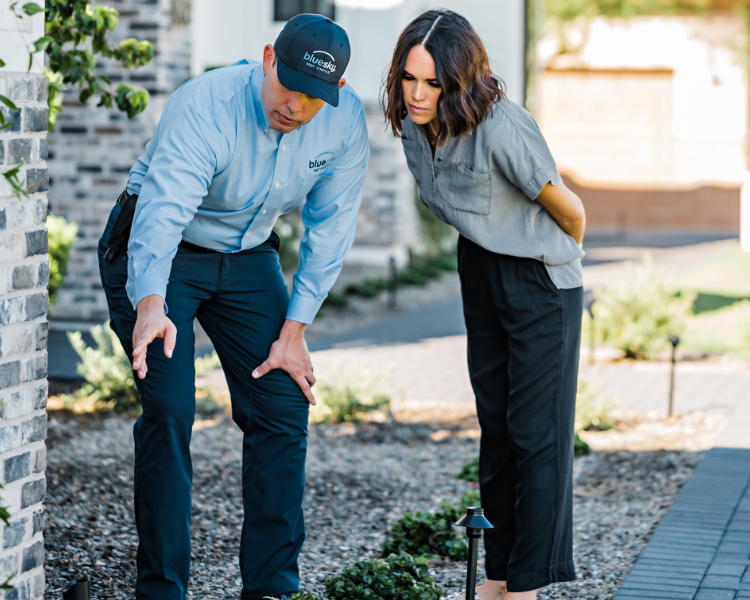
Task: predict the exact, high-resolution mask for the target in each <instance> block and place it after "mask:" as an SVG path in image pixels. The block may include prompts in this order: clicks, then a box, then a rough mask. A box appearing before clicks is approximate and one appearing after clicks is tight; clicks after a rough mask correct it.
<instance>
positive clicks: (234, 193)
mask: <svg viewBox="0 0 750 600" xmlns="http://www.w3.org/2000/svg"><path fill="white" fill-rule="evenodd" d="M349 53H350V49H349V40H348V38H347V36H346V33H345V32H344V30H343V29H341V28H340V27H339V26H338V25H336V24H334V23H333V22H332V21H331V20H330V19H327V18H325V17H322V16H320V15H300V16H298V17H295V18H294V19H292V20H291V21H289V22H288V23H287V25H286V26H285V27H284V30H283V31H282V32H281V34H280V35H279V37H278V39H277V40H276V42H275V44H274V45H273V46H271V45H267V46H266V47H265V49H264V51H263V62H262V64H260V63H249V62H247V61H241V62H239V63H237V64H235V65H232V66H230V67H226V68H223V69H217V70H214V71H211V72H209V73H205V74H203V75H201V76H200V77H196V78H195V79H192V80H191V81H189V82H187V83H186V84H185V85H183V86H182V87H181V88H180V89H179V90H177V91H176V92H175V93H174V94H173V95H172V97H171V98H170V99H169V101H168V102H167V105H166V107H165V109H164V113H163V115H162V117H161V121H160V123H159V126H158V127H157V129H156V132H155V133H154V137H153V139H152V140H151V141H150V142H149V143H148V145H147V146H146V153H145V154H144V155H143V156H141V157H140V158H139V159H138V162H137V163H136V164H135V166H134V167H133V168H132V169H131V171H130V178H129V180H128V186H127V192H128V194H134V195H135V194H137V195H138V200H137V208H136V211H135V216H134V218H133V224H132V231H131V234H130V242H129V246H128V252H127V254H126V253H125V252H121V253H119V254H114V256H113V257H112V253H111V252H110V253H107V246H108V245H109V243H110V239H109V238H110V233H111V231H112V228H113V226H114V225H115V221H116V218H117V215H118V214H119V209H120V204H118V205H117V206H116V207H115V210H113V213H112V215H111V217H110V222H109V223H108V226H107V229H106V230H105V232H104V235H103V237H102V240H101V242H100V248H99V252H100V254H99V256H100V261H99V263H100V269H101V275H102V281H103V284H104V289H105V291H106V294H107V301H108V304H109V309H110V314H111V325H112V327H113V328H114V330H115V331H116V333H117V335H118V337H119V339H120V341H121V342H122V344H123V347H124V348H125V350H126V351H127V352H128V354H129V356H130V357H131V359H132V364H133V369H134V370H135V371H136V372H137V374H138V377H137V378H136V379H137V384H138V389H139V391H140V394H141V403H142V405H143V415H142V416H141V417H140V418H139V419H138V421H137V422H136V424H135V427H134V438H135V486H134V487H135V513H136V523H137V528H138V535H139V538H140V544H139V547H138V556H137V567H138V577H137V582H136V598H138V599H144V600H145V599H149V600H183V599H184V598H185V595H186V591H187V584H188V574H189V572H190V494H191V491H190V489H191V481H192V465H191V458H190V435H191V429H192V424H193V420H194V417H195V372H194V338H193V320H194V318H195V317H197V318H198V320H199V322H200V323H201V325H202V326H203V328H204V330H205V331H206V333H207V334H208V335H209V337H210V338H211V340H212V342H213V344H214V346H215V348H216V350H217V352H218V354H219V357H220V359H221V363H222V365H223V367H224V372H225V374H226V378H227V382H228V384H229V390H230V392H231V396H232V416H233V419H234V421H235V422H236V423H237V425H239V427H240V428H241V429H242V431H243V433H244V438H243V464H242V487H243V489H242V497H243V505H244V515H245V516H244V522H243V524H242V540H241V547H240V569H241V572H242V581H243V587H242V595H241V597H242V599H243V600H261V599H262V598H264V597H265V596H277V597H278V596H280V595H283V594H286V593H290V592H295V591H297V590H298V588H299V574H298V567H297V558H298V556H299V552H300V549H301V546H302V543H303V540H304V537H305V533H304V522H303V514H302V507H301V506H302V492H303V486H304V478H305V476H304V466H305V452H306V447H307V419H308V410H309V404H308V402H309V403H312V404H315V400H314V398H313V395H312V391H311V386H312V385H313V384H314V383H315V377H314V375H313V369H312V365H311V362H310V356H309V354H308V351H307V345H306V343H305V340H304V330H305V326H306V325H307V324H309V323H310V322H311V321H312V320H313V317H314V316H315V314H316V312H317V311H318V309H319V308H320V305H321V304H322V302H323V300H324V299H325V297H326V295H327V293H328V291H329V290H330V288H331V286H332V284H333V282H334V281H335V279H336V277H337V276H338V274H339V272H340V269H341V265H342V261H343V259H344V256H345V255H346V253H347V252H348V250H349V248H350V247H351V243H352V239H353V237H354V230H355V226H356V219H357V212H358V209H359V205H360V202H361V199H362V190H363V186H364V176H365V169H366V165H367V160H368V156H369V146H368V141H367V130H366V126H365V119H364V112H363V109H362V104H361V102H360V100H359V98H358V97H357V96H356V94H355V93H354V92H353V91H352V90H351V88H349V87H345V80H344V79H342V78H341V76H342V75H343V73H344V70H345V69H346V66H347V63H348V61H349ZM339 90H340V91H339ZM305 200H306V204H305V206H304V208H303V210H302V218H303V222H304V225H305V234H304V237H303V239H302V242H301V245H300V260H299V268H298V271H297V274H296V275H295V277H294V289H293V292H292V295H291V299H290V298H289V294H288V291H287V288H286V286H285V284H284V279H283V277H282V274H281V269H280V266H279V261H278V244H279V239H278V237H277V236H276V234H275V233H272V227H273V225H274V223H275V221H276V219H277V217H278V216H279V215H281V214H283V213H286V212H289V211H291V210H292V209H294V208H295V207H297V206H299V205H300V204H301V203H302V202H303V201H305ZM105 255H106V258H105ZM155 338H163V341H160V340H157V341H154V340H155Z"/></svg>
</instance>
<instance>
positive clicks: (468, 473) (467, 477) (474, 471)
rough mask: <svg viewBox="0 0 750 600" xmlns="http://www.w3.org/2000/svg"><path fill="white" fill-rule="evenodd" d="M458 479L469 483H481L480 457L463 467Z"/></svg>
mask: <svg viewBox="0 0 750 600" xmlns="http://www.w3.org/2000/svg"><path fill="white" fill-rule="evenodd" d="M457 477H458V479H463V480H464V481H468V482H469V483H479V455H477V456H475V457H474V458H473V459H471V461H469V462H467V463H466V464H465V465H464V466H463V467H461V472H460V473H459V474H458V475H457Z"/></svg>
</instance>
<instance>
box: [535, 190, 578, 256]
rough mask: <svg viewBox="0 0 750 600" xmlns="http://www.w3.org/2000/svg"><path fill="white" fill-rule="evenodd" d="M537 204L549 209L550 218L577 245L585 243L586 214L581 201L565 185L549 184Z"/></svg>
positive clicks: (539, 196) (541, 193)
mask: <svg viewBox="0 0 750 600" xmlns="http://www.w3.org/2000/svg"><path fill="white" fill-rule="evenodd" d="M536 200H537V202H539V204H541V205H542V206H543V207H544V208H546V209H547V212H548V213H549V214H550V216H551V217H552V218H553V219H554V220H555V221H556V222H557V224H558V225H559V226H560V229H562V230H563V231H564V232H565V233H567V234H568V235H569V236H570V237H572V238H573V239H574V240H575V241H576V244H580V243H581V242H582V241H583V232H584V230H585V229H586V213H585V212H584V210H583V202H581V199H580V198H579V197H578V196H576V195H575V194H574V193H573V192H571V191H570V190H569V189H568V188H567V187H565V184H564V183H561V184H560V185H552V184H551V183H548V184H547V185H545V186H544V187H543V188H542V191H541V192H540V193H539V195H538V196H537V198H536Z"/></svg>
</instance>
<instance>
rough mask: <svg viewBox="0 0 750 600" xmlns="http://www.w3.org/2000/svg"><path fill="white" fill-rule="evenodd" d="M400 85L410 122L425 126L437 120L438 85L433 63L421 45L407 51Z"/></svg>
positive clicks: (439, 90)
mask: <svg viewBox="0 0 750 600" xmlns="http://www.w3.org/2000/svg"><path fill="white" fill-rule="evenodd" d="M401 85H402V88H403V92H404V104H406V112H407V113H409V117H410V118H411V120H412V122H414V123H416V124H418V125H425V124H426V123H429V122H430V121H432V120H433V119H435V118H437V104H438V98H439V97H440V92H441V89H440V84H439V83H438V80H437V74H436V73H435V61H434V60H432V56H430V53H429V52H427V49H426V48H425V47H424V46H422V45H421V44H420V45H418V46H414V47H413V48H412V49H411V50H409V54H408V55H407V57H406V65H405V66H404V76H403V79H402V80H401Z"/></svg>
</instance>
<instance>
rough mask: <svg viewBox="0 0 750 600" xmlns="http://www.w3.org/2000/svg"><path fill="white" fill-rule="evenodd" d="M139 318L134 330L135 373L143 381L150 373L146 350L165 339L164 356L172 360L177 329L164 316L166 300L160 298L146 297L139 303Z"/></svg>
mask: <svg viewBox="0 0 750 600" xmlns="http://www.w3.org/2000/svg"><path fill="white" fill-rule="evenodd" d="M137 310H138V318H137V319H136V322H135V329H133V371H137V372H138V377H139V378H141V379H143V378H144V377H146V373H148V367H147V366H146V349H147V348H148V345H149V344H150V343H151V342H153V341H154V340H155V339H156V338H164V356H166V357H167V358H172V351H173V350H174V345H175V342H176V341H177V328H176V327H175V326H174V323H172V321H170V320H169V319H168V318H167V315H165V314H164V300H163V299H162V298H161V297H160V296H146V297H145V298H144V299H143V300H141V301H140V302H139V303H138V309H137Z"/></svg>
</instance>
